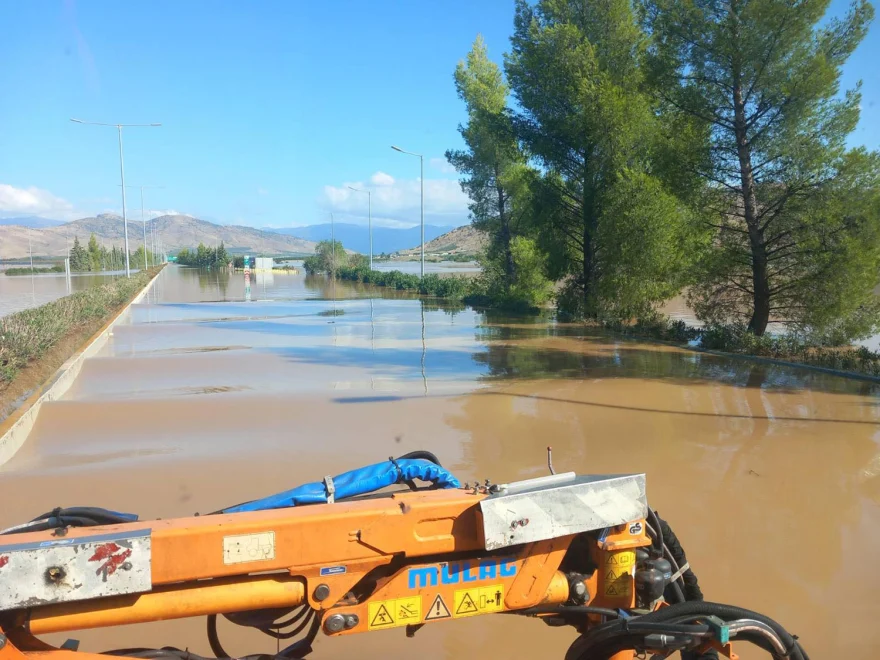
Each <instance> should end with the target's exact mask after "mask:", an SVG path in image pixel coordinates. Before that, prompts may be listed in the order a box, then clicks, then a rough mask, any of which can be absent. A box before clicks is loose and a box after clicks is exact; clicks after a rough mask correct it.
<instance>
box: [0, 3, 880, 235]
mask: <svg viewBox="0 0 880 660" xmlns="http://www.w3.org/2000/svg"><path fill="white" fill-rule="evenodd" d="M846 6H847V3H846V2H844V1H841V0H833V2H832V8H831V11H832V12H836V13H842V12H843V11H845V8H846ZM512 19H513V0H443V1H442V2H430V1H428V0H415V1H412V0H394V1H391V0H389V1H380V2H369V3H368V2H356V1H334V0H326V1H323V2H314V1H312V2H305V1H302V0H279V1H277V2H270V1H265V0H264V1H259V2H245V1H244V0H241V1H237V2H233V1H224V2H219V1H215V0H151V1H149V2H120V1H118V0H76V1H74V0H66V1H59V0H28V1H26V2H23V1H20V0H0V95H2V97H0V216H7V217H9V216H16V215H41V216H44V217H50V218H60V219H74V218H76V217H82V216H86V215H94V214H96V213H100V212H108V211H112V212H119V210H120V208H121V203H120V200H119V185H118V184H119V161H118V151H117V139H116V132H115V129H112V128H101V127H93V126H81V125H77V124H72V123H70V121H69V118H70V117H78V118H82V119H86V120H93V121H102V122H123V123H141V122H144V123H149V122H161V123H162V124H163V126H162V127H161V128H148V129H144V128H133V129H127V130H126V132H125V133H124V144H125V162H126V183H128V184H129V185H161V186H165V188H164V189H157V190H147V191H146V200H147V201H146V203H147V207H148V208H152V209H156V210H157V212H159V211H161V212H166V211H172V210H173V211H178V212H183V213H189V214H192V215H195V216H197V217H201V218H205V219H209V220H212V221H215V222H222V223H238V224H248V225H253V226H258V227H259V226H276V227H283V226H296V225H307V224H316V223H321V222H326V221H328V220H329V213H330V211H334V212H335V213H336V219H337V221H347V222H363V223H365V222H366V196H365V195H363V196H361V195H357V194H356V193H352V192H351V191H349V190H348V189H347V188H346V187H345V186H346V185H347V184H353V185H369V186H371V187H372V188H373V189H374V190H375V192H374V195H373V216H374V220H375V221H377V222H378V223H380V224H385V225H388V226H410V225H412V224H415V223H417V222H418V213H419V210H418V206H419V181H418V176H419V170H418V166H419V163H418V159H416V158H413V157H409V156H404V155H402V154H399V153H396V152H394V151H392V150H391V149H390V145H391V144H398V145H400V146H401V147H403V148H404V149H408V150H410V151H416V152H420V153H423V154H424V155H425V184H426V209H427V211H426V218H427V222H428V223H431V224H444V225H459V224H463V223H465V222H467V209H466V199H465V197H464V196H463V194H462V193H461V191H460V189H459V187H458V184H457V181H456V176H455V173H454V172H451V171H450V170H449V167H448V165H446V164H445V160H444V159H443V153H444V151H445V150H446V149H447V148H450V147H458V146H460V144H461V141H460V137H459V136H458V133H457V130H456V129H457V125H458V123H459V122H460V121H462V119H463V114H464V113H463V107H462V104H461V102H460V101H459V99H458V98H457V97H456V94H455V89H454V87H453V83H452V72H453V70H454V68H455V65H456V63H457V62H458V60H459V59H461V58H462V57H463V56H464V54H465V53H466V52H467V50H468V49H469V47H470V45H471V43H472V42H473V39H474V37H475V36H476V35H477V33H482V34H483V36H484V38H485V39H486V41H487V44H488V46H489V49H490V55H491V56H492V57H493V58H495V59H496V60H498V61H500V60H501V57H502V54H503V52H504V51H505V50H506V49H507V48H508V38H509V35H510V31H511V29H512ZM877 62H880V26H878V25H876V24H875V25H874V27H873V29H872V30H871V32H870V34H869V36H868V38H867V39H866V40H865V42H864V43H863V44H862V45H861V47H860V48H859V50H858V51H857V52H856V54H855V55H854V56H853V57H852V59H851V60H850V61H849V63H848V64H847V67H846V69H845V75H844V85H845V86H847V87H850V86H852V85H853V84H854V82H855V81H856V80H858V79H859V78H861V79H863V83H864V87H863V96H864V98H863V103H862V120H861V123H860V124H859V127H858V129H857V131H856V133H855V134H854V135H853V137H852V142H853V144H865V145H867V146H868V147H870V148H878V146H880V121H878V119H880V76H878V74H877V69H876V66H877V65H876V63H877ZM132 206H133V207H134V210H133V212H134V213H135V216H138V215H139V213H140V200H139V196H138V194H137V193H136V191H130V195H129V207H130V208H131V207H132Z"/></svg>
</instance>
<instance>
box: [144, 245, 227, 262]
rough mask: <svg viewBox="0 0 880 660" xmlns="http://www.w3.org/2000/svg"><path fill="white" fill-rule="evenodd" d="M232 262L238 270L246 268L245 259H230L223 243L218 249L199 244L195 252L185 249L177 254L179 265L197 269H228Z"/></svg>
mask: <svg viewBox="0 0 880 660" xmlns="http://www.w3.org/2000/svg"><path fill="white" fill-rule="evenodd" d="M230 261H233V262H234V265H235V267H236V268H243V267H244V257H243V256H241V257H235V259H233V258H232V257H230V256H229V253H228V252H227V251H226V247H225V246H224V245H223V243H222V242H221V243H220V245H219V246H218V247H216V248H212V247H208V246H206V245H205V244H204V243H199V245H198V247H197V248H196V249H195V250H190V249H189V248H183V249H182V250H180V251H179V252H178V253H177V263H179V264H181V265H183V266H195V267H196V268H226V267H227V266H228V265H229V262H230ZM151 263H152V262H151Z"/></svg>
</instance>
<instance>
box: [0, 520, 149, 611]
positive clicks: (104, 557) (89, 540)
mask: <svg viewBox="0 0 880 660" xmlns="http://www.w3.org/2000/svg"><path fill="white" fill-rule="evenodd" d="M7 538H14V537H3V540H4V541H5V540H6V539H7ZM152 586H153V585H152V572H151V570H150V530H149V529H144V530H137V531H134V532H126V533H124V534H120V533H116V534H99V535H93V536H85V537H80V538H72V539H66V538H59V539H58V540H52V541H40V542H37V543H18V544H15V543H8V544H3V545H0V612H2V611H4V610H14V609H19V608H23V607H37V606H40V605H48V604H50V603H64V602H69V601H74V600H86V599H88V598H101V597H104V596H118V595H122V594H135V593H143V592H146V591H150V589H152Z"/></svg>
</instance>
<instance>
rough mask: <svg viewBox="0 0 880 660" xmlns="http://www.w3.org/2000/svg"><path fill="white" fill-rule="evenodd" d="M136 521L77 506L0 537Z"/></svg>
mask: <svg viewBox="0 0 880 660" xmlns="http://www.w3.org/2000/svg"><path fill="white" fill-rule="evenodd" d="M135 520H137V516H129V515H121V514H117V513H116V512H114V511H107V510H106V509H100V508H97V507H85V506H77V507H71V508H69V509H63V508H61V507H58V508H57V509H54V510H52V511H47V512H46V513H44V514H42V515H40V516H37V517H36V518H34V519H33V520H31V521H30V522H27V523H25V524H23V525H18V526H16V527H15V528H12V529H7V530H4V531H2V532H0V535H8V534H24V533H26V532H44V531H47V530H50V529H57V528H59V527H94V526H96V525H118V524H123V523H130V522H134V521H135Z"/></svg>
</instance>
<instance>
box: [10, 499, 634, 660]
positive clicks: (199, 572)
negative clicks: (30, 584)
mask: <svg viewBox="0 0 880 660" xmlns="http://www.w3.org/2000/svg"><path fill="white" fill-rule="evenodd" d="M484 497H485V495H484V494H480V493H472V492H469V491H464V490H461V489H455V490H423V491H415V492H400V493H393V494H389V495H386V496H381V497H373V498H365V499H361V500H354V501H344V502H338V503H335V504H332V505H314V506H305V507H295V508H287V509H279V510H271V511H260V512H248V513H236V514H225V515H210V516H199V517H192V518H180V519H174V520H161V521H143V522H137V523H131V524H126V525H108V526H103V527H91V528H72V529H70V530H69V531H68V535H67V536H66V537H65V540H67V541H75V540H76V539H77V538H80V537H88V536H94V535H96V534H114V533H115V534H120V535H122V534H130V533H131V532H135V531H138V530H146V529H149V530H150V544H151V550H150V569H151V581H152V589H151V591H149V592H147V593H143V594H133V595H126V596H110V597H105V598H98V599H94V600H88V601H79V602H68V603H61V604H52V605H43V606H39V607H33V608H30V609H23V610H19V611H16V612H5V613H0V630H2V632H3V633H4V634H5V635H6V636H7V637H8V639H9V642H10V643H7V644H6V645H5V646H4V647H3V648H0V660H22V659H23V658H27V659H28V660H41V659H42V656H43V655H47V656H51V657H47V658H46V660H66V659H65V658H64V657H63V656H64V655H65V654H68V653H69V652H68V651H61V650H52V649H51V647H47V646H45V645H43V644H42V643H41V642H40V641H39V640H37V639H36V638H34V637H33V636H32V634H45V633H50V632H59V631H69V630H78V629H84V628H98V627H106V626H116V625H124V624H131V623H141V622H147V621H160V620H164V619H172V618H181V617H191V616H199V615H205V614H221V613H231V612H241V611H247V610H256V609H266V608H278V607H290V608H293V607H295V606H297V605H300V604H302V603H307V604H308V605H309V606H310V607H311V608H313V609H315V610H318V616H319V617H322V619H323V622H325V623H326V622H327V620H328V618H329V617H330V616H332V615H334V614H342V615H343V617H344V618H345V619H346V621H349V622H354V621H356V623H354V624H351V625H347V627H346V628H345V629H344V630H339V629H334V630H331V629H329V627H328V626H324V627H323V631H324V633H325V634H326V635H330V636H333V635H343V634H352V633H359V632H368V631H372V630H380V629H384V628H391V627H398V626H400V627H403V626H420V625H423V624H426V623H434V622H438V621H444V620H455V619H458V618H463V617H468V616H475V615H481V614H491V613H496V612H515V611H518V610H526V609H528V608H530V607H534V606H537V605H552V604H563V603H565V602H566V601H568V600H569V596H570V594H569V579H570V578H569V577H568V576H567V575H566V573H564V572H563V571H562V570H561V565H562V563H563V560H564V559H565V558H566V556H567V554H571V553H569V551H570V549H571V548H572V543H573V541H574V539H575V538H576V537H575V536H561V537H558V538H554V539H549V540H546V541H540V542H536V543H529V544H524V545H518V546H514V547H511V548H508V549H507V550H503V551H496V552H487V551H486V550H485V546H484V541H483V538H482V524H481V521H480V518H479V516H480V513H479V507H478V506H477V505H478V503H479V502H480V500H482V499H483V498H484ZM258 535H259V538H263V539H267V538H270V537H271V539H272V542H271V552H266V553H264V555H263V556H261V557H260V558H259V559H257V560H243V559H240V558H232V559H230V556H229V555H228V552H227V544H228V543H229V542H230V537H245V538H256V537H257V536H258ZM47 540H53V537H52V536H51V533H49V532H39V533H30V534H20V535H17V537H16V542H20V543H39V542H44V541H47ZM589 543H590V546H589V550H588V553H589V557H587V555H586V554H584V559H585V560H586V559H589V561H591V562H592V564H593V565H595V566H596V567H598V568H597V569H596V570H595V571H592V572H591V573H590V574H589V575H584V583H585V585H586V587H587V592H588V597H587V599H586V602H585V604H588V605H595V606H599V607H612V608H617V607H621V608H630V607H632V606H634V605H635V589H634V585H633V572H634V561H633V558H634V556H635V553H634V550H635V548H638V547H642V546H647V545H649V544H650V539H649V538H648V537H647V536H646V535H645V532H644V523H643V522H641V523H638V524H635V525H630V524H627V525H621V526H618V527H616V528H614V529H612V530H609V533H608V534H607V535H605V537H604V538H603V539H602V540H597V539H595V538H593V537H591V540H590V541H589ZM580 552H581V551H578V553H580ZM586 552H587V551H586V550H585V551H584V553H586ZM576 554H577V553H576ZM322 569H323V571H322ZM334 569H338V570H334ZM322 572H323V573H324V574H323V575H322ZM319 585H320V586H321V589H318V590H316V588H317V587H318V586H319ZM365 585H366V586H365ZM337 620H338V617H337ZM598 622H599V619H598V618H597V617H596V616H595V615H590V616H589V618H588V617H586V616H585V618H584V623H585V624H587V623H598ZM159 645H161V644H157V646H159ZM90 657H92V658H94V659H98V658H103V657H105V656H100V655H90V654H85V653H77V654H76V658H77V660H88V659H89V658H90ZM615 657H616V658H617V657H618V656H615ZM631 657H632V655H631V654H630V655H626V654H624V655H621V656H619V658H627V659H628V658H631Z"/></svg>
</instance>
